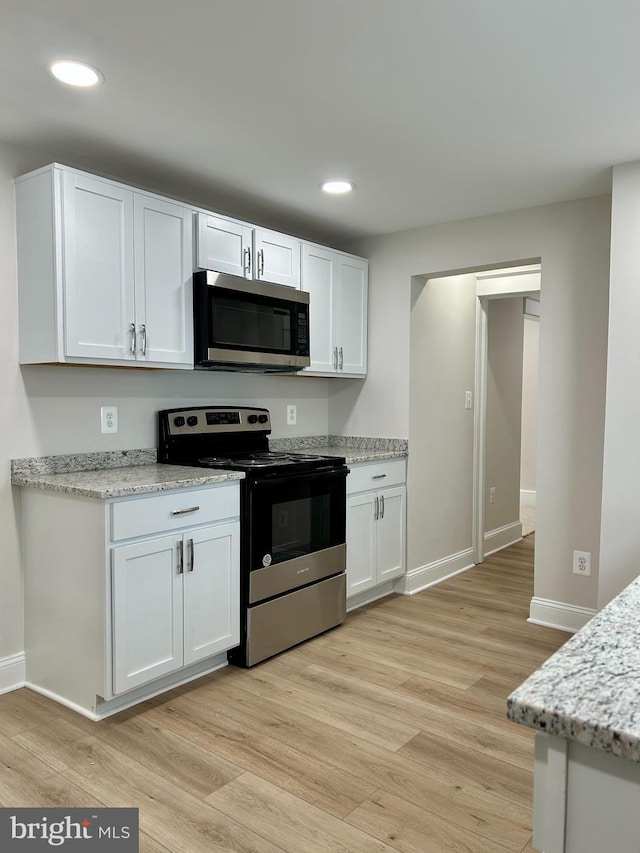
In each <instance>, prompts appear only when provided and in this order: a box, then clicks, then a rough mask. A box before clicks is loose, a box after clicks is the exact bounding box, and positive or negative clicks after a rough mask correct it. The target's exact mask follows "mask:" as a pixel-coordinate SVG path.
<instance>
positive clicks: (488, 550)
mask: <svg viewBox="0 0 640 853" xmlns="http://www.w3.org/2000/svg"><path fill="white" fill-rule="evenodd" d="M521 539H522V524H521V523H520V522H519V521H514V522H513V523H512V524H505V525H504V527H496V529H495V530H490V531H489V532H488V533H485V534H484V546H485V547H484V555H485V557H488V556H489V555H490V554H495V552H496V551H501V550H502V549H503V548H508V547H509V545H515V543H516V542H519V541H520V540H521Z"/></svg>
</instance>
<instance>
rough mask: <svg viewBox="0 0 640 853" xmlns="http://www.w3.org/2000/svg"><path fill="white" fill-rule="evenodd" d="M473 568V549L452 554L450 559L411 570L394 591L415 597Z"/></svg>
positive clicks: (397, 582) (400, 579) (446, 558)
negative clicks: (417, 593) (424, 590)
mask: <svg viewBox="0 0 640 853" xmlns="http://www.w3.org/2000/svg"><path fill="white" fill-rule="evenodd" d="M473 566H474V562H473V549H472V548H467V549H466V550H465V551H460V552H459V553H457V554H451V555H450V556H449V557H443V558H442V559H441V560H435V561H434V562H433V563H427V565H426V566H419V567H418V568H417V569H411V570H410V571H408V572H406V574H404V575H403V576H402V577H401V578H398V580H397V581H396V583H395V586H394V591H395V592H399V593H401V594H402V595H415V593H416V592H421V591H422V590H423V589H427V588H428V587H430V586H434V584H437V583H440V582H441V581H445V580H448V578H451V577H453V576H454V575H459V574H460V572H466V571H467V569H472V568H473Z"/></svg>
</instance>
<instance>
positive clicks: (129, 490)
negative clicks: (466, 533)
mask: <svg viewBox="0 0 640 853" xmlns="http://www.w3.org/2000/svg"><path fill="white" fill-rule="evenodd" d="M269 445H270V447H271V449H272V450H282V451H285V450H288V451H291V452H297V453H307V454H313V455H318V456H344V457H345V459H346V461H347V463H348V464H355V463H357V462H375V461H377V460H380V459H394V458H398V457H403V456H406V455H407V441H406V439H397V438H364V437H350V436H328V435H323V436H306V437H303V438H274V439H271V440H270V442H269ZM157 457H158V451H157V449H156V448H146V449H141V450H116V451H98V452H95V453H77V454H70V455H60V456H36V457H32V458H25V459H12V460H11V482H12V484H13V485H14V486H30V487H32V488H36V489H44V490H47V491H53V492H60V493H62V494H69V495H84V496H85V497H90V498H99V499H102V500H104V499H105V498H119V497H126V496H127V495H142V494H148V493H151V492H162V491H168V490H169V489H188V488H190V487H194V486H208V485H211V484H213V483H222V482H224V481H226V480H242V479H243V478H244V473H242V472H240V471H224V470H216V471H213V470H209V469H205V468H190V467H185V466H181V465H159V464H157V462H156V460H157Z"/></svg>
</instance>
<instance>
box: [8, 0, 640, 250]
mask: <svg viewBox="0 0 640 853" xmlns="http://www.w3.org/2000/svg"><path fill="white" fill-rule="evenodd" d="M639 37H640V2H638V0H609V2H606V3H605V2H604V0H535V2H533V0H314V2H311V0H182V2H180V0H101V2H96V0H0V139H2V140H4V141H7V142H9V143H16V144H18V145H19V146H21V148H22V150H24V151H29V150H31V149H34V150H35V149H39V150H42V151H45V152H47V156H48V157H49V159H53V157H54V156H55V158H56V159H58V160H59V161H61V162H66V163H68V164H70V165H77V166H80V167H83V168H93V169H94V170H96V171H97V170H100V171H101V172H102V173H104V174H111V175H113V176H115V177H119V178H121V179H123V180H125V179H127V178H128V179H131V176H133V175H135V176H137V177H138V178H139V179H141V180H143V181H144V182H146V183H145V184H144V185H146V186H150V187H152V188H154V189H157V190H159V191H161V192H170V191H173V192H174V193H180V194H181V195H182V197H184V198H191V197H192V196H193V195H194V192H195V193H197V195H198V196H199V197H198V198H194V199H193V200H194V201H196V202H198V201H199V202H200V203H202V204H204V203H206V202H208V203H209V204H210V205H213V204H217V207H218V209H221V210H224V211H227V212H231V213H236V215H238V214H239V213H240V212H242V211H244V215H245V216H247V215H248V212H250V211H254V212H255V216H257V217H260V219H258V220H257V221H265V222H271V223H276V222H277V223H285V222H288V223H289V227H290V229H293V228H294V227H295V228H297V231H298V233H303V232H304V231H305V230H306V231H311V232H312V231H314V230H315V231H316V232H323V233H326V234H335V235H343V236H351V235H354V236H355V235H361V234H376V233H384V232H389V231H397V230H401V229H406V228H412V227H419V226H421V225H426V224H430V223H435V222H445V221H450V220H455V219H461V218H465V217H470V216H477V215H481V214H486V213H492V212H498V211H505V210H511V209H516V208H521V207H528V206H533V205H538V204H545V203H548V202H553V201H562V200H567V199H573V198H578V197H584V196H588V195H595V194H599V193H605V192H608V191H609V188H610V167H611V165H613V164H615V163H619V162H625V161H628V160H634V159H638V158H640V103H639V100H640V49H638V39H639ZM55 57H71V58H78V59H82V60H85V61H87V62H89V63H91V64H93V65H95V66H97V67H98V68H99V69H100V70H101V71H102V72H103V74H104V76H105V84H104V85H103V86H102V87H100V88H99V89H97V90H94V91H77V90H71V89H68V88H66V87H62V86H60V84H58V83H56V82H55V81H54V80H53V79H52V78H51V77H50V76H49V75H48V74H47V72H46V69H45V66H46V63H47V62H48V61H49V60H50V59H52V58H55ZM43 162H44V161H43ZM334 176H338V177H346V178H348V179H350V180H352V181H355V183H356V184H357V189H356V191H355V192H354V193H353V194H352V195H351V196H350V197H342V198H331V197H327V196H325V195H323V194H322V193H320V191H319V190H318V184H319V183H320V181H321V180H322V179H324V178H327V177H334ZM279 227H282V225H281V224H280V225H279Z"/></svg>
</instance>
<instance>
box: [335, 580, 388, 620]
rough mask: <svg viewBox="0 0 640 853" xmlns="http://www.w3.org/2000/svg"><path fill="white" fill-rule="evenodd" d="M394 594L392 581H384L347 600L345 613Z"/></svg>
mask: <svg viewBox="0 0 640 853" xmlns="http://www.w3.org/2000/svg"><path fill="white" fill-rule="evenodd" d="M393 592H396V588H395V586H394V581H386V583H381V584H380V585H379V586H374V587H373V588H372V589H368V590H366V591H365V592H359V593H357V594H356V595H352V596H351V597H350V598H347V613H349V612H350V611H351V610H356V609H357V608H358V607H364V605H365V604H371V602H372V601H377V600H378V599H379V598H384V597H385V596H386V595H391V593H393Z"/></svg>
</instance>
